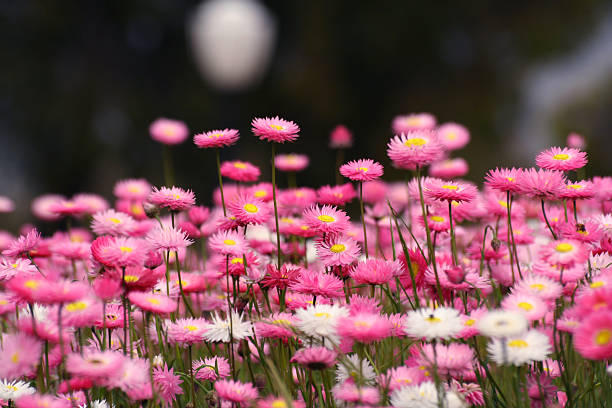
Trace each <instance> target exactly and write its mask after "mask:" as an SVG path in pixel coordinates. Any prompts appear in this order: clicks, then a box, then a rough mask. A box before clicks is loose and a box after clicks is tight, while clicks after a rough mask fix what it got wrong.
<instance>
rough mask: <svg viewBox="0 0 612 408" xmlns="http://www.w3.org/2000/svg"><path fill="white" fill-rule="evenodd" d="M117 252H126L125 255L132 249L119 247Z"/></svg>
mask: <svg viewBox="0 0 612 408" xmlns="http://www.w3.org/2000/svg"><path fill="white" fill-rule="evenodd" d="M119 250H120V251H121V252H127V253H130V252H132V251H133V250H134V249H132V248H131V247H128V246H121V247H119Z"/></svg>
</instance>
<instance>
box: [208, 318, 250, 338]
mask: <svg viewBox="0 0 612 408" xmlns="http://www.w3.org/2000/svg"><path fill="white" fill-rule="evenodd" d="M231 319H232V321H231V329H232V333H231V334H232V337H230V320H229V318H227V317H226V318H221V317H220V316H219V315H218V314H216V313H215V314H214V315H213V317H212V322H211V323H209V324H208V326H207V330H206V334H205V335H204V337H205V338H206V340H208V341H212V342H223V343H229V342H230V341H231V340H233V341H236V340H242V339H244V338H247V337H249V336H252V335H253V324H252V323H251V322H250V321H243V320H242V314H238V313H236V312H234V311H232V312H231Z"/></svg>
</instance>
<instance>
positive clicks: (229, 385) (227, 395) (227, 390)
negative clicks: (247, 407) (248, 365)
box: [215, 380, 258, 404]
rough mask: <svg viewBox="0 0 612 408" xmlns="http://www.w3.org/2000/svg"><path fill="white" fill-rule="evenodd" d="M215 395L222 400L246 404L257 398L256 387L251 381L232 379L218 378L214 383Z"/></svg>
mask: <svg viewBox="0 0 612 408" xmlns="http://www.w3.org/2000/svg"><path fill="white" fill-rule="evenodd" d="M215 391H217V395H218V396H219V398H221V399H222V400H224V401H230V402H236V403H239V404H246V403H248V402H250V401H252V400H254V399H256V398H257V396H258V392H257V389H256V388H255V387H254V386H253V384H251V383H241V382H238V381H234V380H219V381H217V382H216V383H215Z"/></svg>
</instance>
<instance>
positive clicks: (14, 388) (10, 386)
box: [6, 384, 19, 391]
mask: <svg viewBox="0 0 612 408" xmlns="http://www.w3.org/2000/svg"><path fill="white" fill-rule="evenodd" d="M6 388H8V389H9V390H11V391H19V388H17V387H15V386H14V385H11V384H8V385H7V386H6Z"/></svg>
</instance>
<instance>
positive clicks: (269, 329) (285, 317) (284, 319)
mask: <svg viewBox="0 0 612 408" xmlns="http://www.w3.org/2000/svg"><path fill="white" fill-rule="evenodd" d="M294 325H295V318H294V317H293V315H292V314H291V313H285V312H282V313H274V314H271V315H270V317H269V318H267V319H264V320H262V321H259V322H257V323H255V334H257V336H258V337H263V338H276V339H278V338H282V339H288V338H291V337H295V332H294V331H293V330H292V329H293V328H294Z"/></svg>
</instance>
